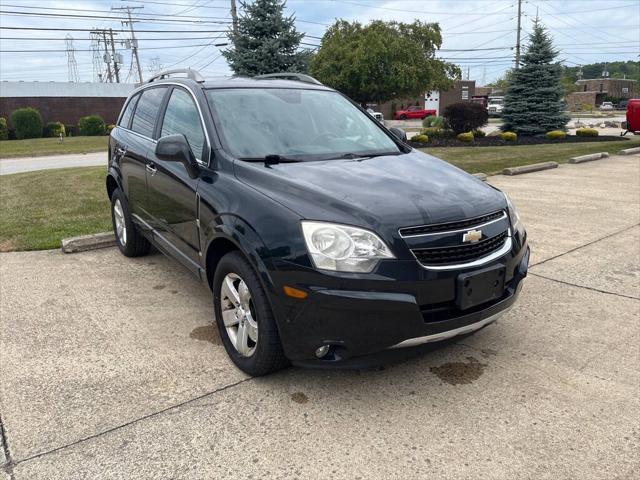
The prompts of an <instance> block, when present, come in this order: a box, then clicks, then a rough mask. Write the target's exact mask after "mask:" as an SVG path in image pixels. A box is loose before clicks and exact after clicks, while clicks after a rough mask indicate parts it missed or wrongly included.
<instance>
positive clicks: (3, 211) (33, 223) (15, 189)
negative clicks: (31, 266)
mask: <svg viewBox="0 0 640 480" xmlns="http://www.w3.org/2000/svg"><path fill="white" fill-rule="evenodd" d="M637 146H640V139H634V140H631V141H626V142H597V143H585V144H576V143H573V144H563V145H562V144H548V145H523V146H514V147H449V148H426V149H424V150H425V151H426V152H428V153H430V154H433V155H436V156H438V157H440V158H444V159H445V160H448V161H449V162H451V163H453V164H454V165H457V166H459V167H461V168H463V169H464V170H467V171H468V172H470V173H476V172H485V173H492V172H498V171H501V170H502V169H503V168H505V167H511V166H516V165H527V164H530V163H537V162H544V161H548V160H554V161H557V162H565V161H566V160H567V159H568V158H569V157H573V156H576V155H583V154H587V153H593V152H603V151H608V152H609V153H611V154H614V153H617V152H618V151H619V150H621V149H623V148H631V147H637ZM108 230H111V214H110V208H109V201H108V199H107V195H106V191H105V170H104V167H84V168H66V169H60V170H43V171H40V172H27V173H17V174H13V175H2V176H0V251H13V250H42V249H49V248H58V247H60V240H62V239H63V238H66V237H73V236H76V235H85V234H89V233H97V232H104V231H108Z"/></svg>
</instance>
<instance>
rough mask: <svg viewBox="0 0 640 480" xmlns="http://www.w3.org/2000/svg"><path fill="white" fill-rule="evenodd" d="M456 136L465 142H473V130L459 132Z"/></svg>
mask: <svg viewBox="0 0 640 480" xmlns="http://www.w3.org/2000/svg"><path fill="white" fill-rule="evenodd" d="M456 138H457V139H458V140H460V141H461V142H465V143H470V142H473V132H465V133H460V134H458V136H457V137H456Z"/></svg>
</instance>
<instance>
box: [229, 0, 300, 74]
mask: <svg viewBox="0 0 640 480" xmlns="http://www.w3.org/2000/svg"><path fill="white" fill-rule="evenodd" d="M240 4H241V6H242V8H243V10H244V13H243V14H242V15H241V16H240V18H238V26H237V29H236V30H235V31H234V30H233V29H232V30H231V31H230V32H229V40H230V41H231V43H232V45H233V47H232V48H230V49H228V50H225V51H224V52H222V55H224V57H225V58H226V59H227V61H228V62H229V66H230V67H231V69H232V70H233V72H234V73H235V74H236V75H246V76H254V75H261V74H264V73H279V72H306V71H307V67H308V64H309V59H310V55H311V54H310V52H308V51H298V48H299V46H300V41H301V40H302V39H303V38H304V34H303V33H299V32H298V31H297V30H296V28H295V25H294V17H293V16H290V17H285V16H284V15H283V11H284V7H285V2H284V0H255V1H254V2H253V3H247V2H240Z"/></svg>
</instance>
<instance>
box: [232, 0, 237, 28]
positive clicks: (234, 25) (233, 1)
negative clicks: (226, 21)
mask: <svg viewBox="0 0 640 480" xmlns="http://www.w3.org/2000/svg"><path fill="white" fill-rule="evenodd" d="M231 20H232V22H233V33H238V11H237V10H236V0H231Z"/></svg>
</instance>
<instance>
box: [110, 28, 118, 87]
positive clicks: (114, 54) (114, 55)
mask: <svg viewBox="0 0 640 480" xmlns="http://www.w3.org/2000/svg"><path fill="white" fill-rule="evenodd" d="M109 36H110V37H111V53H112V54H113V57H112V58H113V71H114V73H115V75H116V82H117V83H120V67H118V56H117V55H116V47H115V44H114V43H113V29H111V28H110V29H109Z"/></svg>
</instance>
